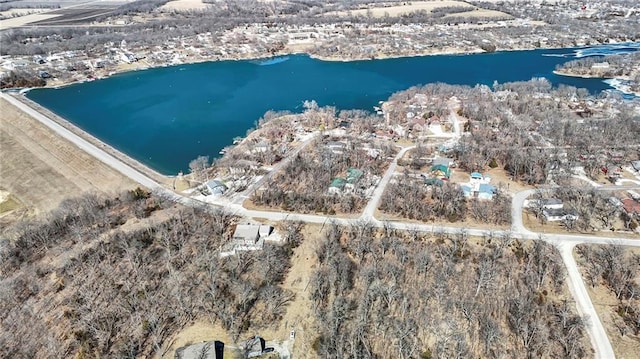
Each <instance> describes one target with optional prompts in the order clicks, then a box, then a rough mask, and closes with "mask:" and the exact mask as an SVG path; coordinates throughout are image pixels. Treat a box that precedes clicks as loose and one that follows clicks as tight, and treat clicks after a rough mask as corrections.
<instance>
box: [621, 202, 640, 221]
mask: <svg viewBox="0 0 640 359" xmlns="http://www.w3.org/2000/svg"><path fill="white" fill-rule="evenodd" d="M622 208H623V209H624V212H625V213H626V214H627V215H628V216H629V217H640V202H636V201H635V200H633V199H631V198H625V199H623V200H622Z"/></svg>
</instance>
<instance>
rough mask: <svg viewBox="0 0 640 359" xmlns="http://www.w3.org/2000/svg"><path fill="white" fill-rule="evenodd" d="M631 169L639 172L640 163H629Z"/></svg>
mask: <svg viewBox="0 0 640 359" xmlns="http://www.w3.org/2000/svg"><path fill="white" fill-rule="evenodd" d="M631 167H633V169H634V170H636V171H638V172H640V161H633V162H631Z"/></svg>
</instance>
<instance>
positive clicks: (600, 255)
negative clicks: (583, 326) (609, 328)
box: [576, 243, 640, 343]
mask: <svg viewBox="0 0 640 359" xmlns="http://www.w3.org/2000/svg"><path fill="white" fill-rule="evenodd" d="M576 253H577V254H578V255H579V256H580V257H581V259H582V261H581V265H582V267H583V277H584V278H585V280H586V281H585V284H587V285H590V286H591V287H592V288H596V287H598V286H601V285H603V286H605V287H606V288H607V289H608V290H609V292H610V293H611V294H612V295H613V296H614V297H615V299H616V301H617V303H618V304H617V306H613V307H609V308H610V309H609V310H610V311H609V312H608V313H602V315H603V316H611V317H612V318H613V325H614V327H615V329H616V333H615V334H614V335H616V334H617V335H620V336H621V337H627V336H628V337H631V338H633V339H634V340H635V341H636V342H637V343H640V285H639V284H638V273H640V255H638V254H637V253H634V252H631V251H629V250H625V248H624V247H621V246H616V245H615V243H614V244H612V245H604V246H592V245H584V244H583V245H579V246H577V247H576Z"/></svg>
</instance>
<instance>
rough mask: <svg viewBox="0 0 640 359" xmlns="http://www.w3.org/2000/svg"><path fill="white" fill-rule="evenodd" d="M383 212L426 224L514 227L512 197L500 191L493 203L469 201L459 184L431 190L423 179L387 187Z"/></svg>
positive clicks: (402, 179) (401, 179) (403, 179)
mask: <svg viewBox="0 0 640 359" xmlns="http://www.w3.org/2000/svg"><path fill="white" fill-rule="evenodd" d="M379 208H380V210H381V211H383V212H386V213H389V214H393V215H399V216H401V217H403V218H408V219H417V220H420V221H425V222H430V221H437V220H445V221H449V222H458V221H464V220H466V219H473V220H474V221H477V222H479V223H491V224H497V225H503V224H510V223H511V197H510V196H509V195H507V194H505V193H503V192H502V191H500V190H498V191H497V193H496V195H494V196H493V199H492V200H491V201H486V200H479V199H477V198H471V199H470V200H467V199H466V198H465V196H464V193H463V191H462V189H461V188H460V185H458V184H456V183H450V182H447V183H445V184H444V185H442V186H436V185H431V186H427V185H425V183H424V180H423V179H414V178H409V177H408V176H402V177H399V178H397V180H396V181H394V182H391V183H389V184H388V185H387V188H386V189H385V192H384V194H383V196H382V200H381V201H380V207H379Z"/></svg>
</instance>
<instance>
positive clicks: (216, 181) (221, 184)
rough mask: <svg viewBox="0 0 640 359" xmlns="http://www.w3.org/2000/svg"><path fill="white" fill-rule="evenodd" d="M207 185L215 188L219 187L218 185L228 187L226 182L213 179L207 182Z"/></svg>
mask: <svg viewBox="0 0 640 359" xmlns="http://www.w3.org/2000/svg"><path fill="white" fill-rule="evenodd" d="M207 187H209V188H211V189H213V188H217V187H224V188H225V189H226V188H227V186H225V184H224V183H222V182H220V181H218V180H211V181H209V182H207Z"/></svg>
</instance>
